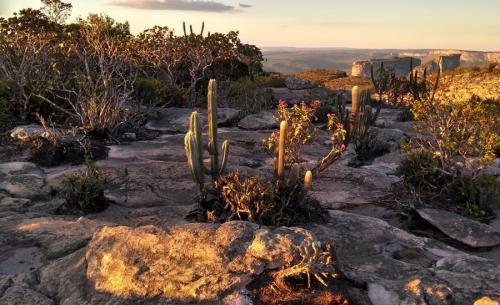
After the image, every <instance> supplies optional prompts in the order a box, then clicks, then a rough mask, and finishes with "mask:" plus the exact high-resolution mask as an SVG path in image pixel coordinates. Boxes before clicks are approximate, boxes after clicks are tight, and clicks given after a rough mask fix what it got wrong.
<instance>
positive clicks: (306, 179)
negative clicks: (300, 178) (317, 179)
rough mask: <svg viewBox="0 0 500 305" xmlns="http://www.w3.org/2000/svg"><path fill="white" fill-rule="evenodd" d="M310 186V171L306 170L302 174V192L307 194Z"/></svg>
mask: <svg viewBox="0 0 500 305" xmlns="http://www.w3.org/2000/svg"><path fill="white" fill-rule="evenodd" d="M311 187H312V172H311V171H307V172H306V174H305V175H304V194H307V193H308V192H309V191H310V190H311Z"/></svg>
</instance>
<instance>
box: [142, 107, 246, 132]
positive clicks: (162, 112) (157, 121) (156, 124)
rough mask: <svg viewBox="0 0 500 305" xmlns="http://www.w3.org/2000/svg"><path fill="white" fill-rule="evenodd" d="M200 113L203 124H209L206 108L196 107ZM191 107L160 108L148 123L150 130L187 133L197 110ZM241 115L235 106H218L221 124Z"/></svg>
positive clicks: (236, 118)
mask: <svg viewBox="0 0 500 305" xmlns="http://www.w3.org/2000/svg"><path fill="white" fill-rule="evenodd" d="M195 110H196V111H198V113H199V114H200V120H201V122H202V124H203V125H205V126H206V124H207V111H206V110H205V109H195ZM195 110H193V109H189V108H175V107H170V108H162V109H159V110H158V116H157V117H156V118H154V119H152V120H150V121H149V122H148V123H147V124H146V128H147V129H150V130H157V131H163V132H168V133H185V132H186V131H187V129H188V126H189V116H190V115H191V112H193V111H195ZM240 115H241V110H238V109H233V108H218V109H217V119H218V125H219V126H226V125H230V124H232V123H235V122H236V121H237V120H238V119H239V117H240Z"/></svg>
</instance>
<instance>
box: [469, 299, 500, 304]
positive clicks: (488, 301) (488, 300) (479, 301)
mask: <svg viewBox="0 0 500 305" xmlns="http://www.w3.org/2000/svg"><path fill="white" fill-rule="evenodd" d="M499 304H500V303H499V302H498V301H495V300H492V299H490V298H489V297H482V298H480V299H478V300H477V301H475V302H474V305H499Z"/></svg>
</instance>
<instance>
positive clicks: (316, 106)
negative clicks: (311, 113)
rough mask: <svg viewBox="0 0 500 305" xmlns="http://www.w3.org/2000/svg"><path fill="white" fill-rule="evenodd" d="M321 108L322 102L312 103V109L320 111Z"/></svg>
mask: <svg viewBox="0 0 500 305" xmlns="http://www.w3.org/2000/svg"><path fill="white" fill-rule="evenodd" d="M319 107H321V101H320V100H315V101H313V102H312V103H311V108H312V109H318V108H319Z"/></svg>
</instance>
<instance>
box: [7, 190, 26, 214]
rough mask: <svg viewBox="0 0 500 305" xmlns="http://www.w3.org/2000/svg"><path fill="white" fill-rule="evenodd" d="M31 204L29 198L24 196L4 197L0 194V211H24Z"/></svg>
mask: <svg viewBox="0 0 500 305" xmlns="http://www.w3.org/2000/svg"><path fill="white" fill-rule="evenodd" d="M31 205H33V203H32V202H31V200H29V199H25V198H11V197H4V196H3V195H1V194H0V211H1V212H4V211H13V212H18V213H22V212H26V211H27V210H28V208H29V207H30V206H31Z"/></svg>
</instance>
